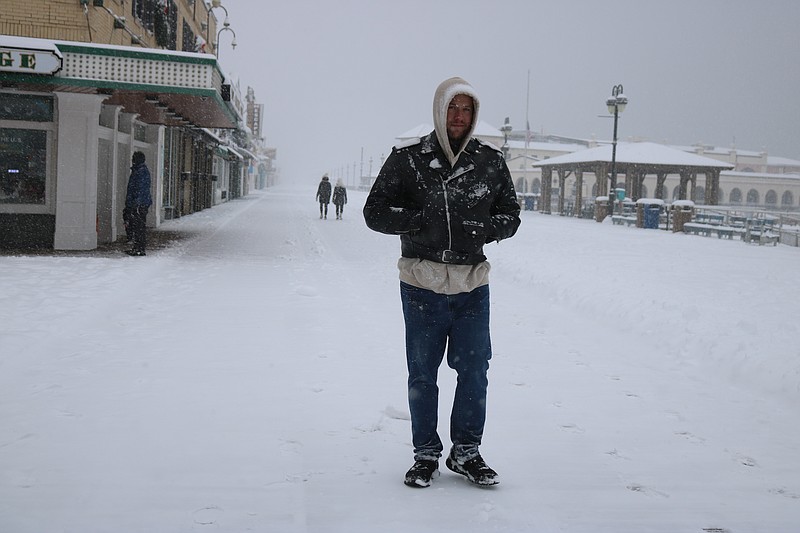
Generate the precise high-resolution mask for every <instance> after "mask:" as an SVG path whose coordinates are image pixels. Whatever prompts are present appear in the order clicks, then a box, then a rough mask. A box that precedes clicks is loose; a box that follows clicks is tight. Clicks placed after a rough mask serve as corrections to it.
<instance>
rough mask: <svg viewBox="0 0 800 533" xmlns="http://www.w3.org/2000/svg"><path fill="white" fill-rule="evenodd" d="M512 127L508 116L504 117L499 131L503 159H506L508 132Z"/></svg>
mask: <svg viewBox="0 0 800 533" xmlns="http://www.w3.org/2000/svg"><path fill="white" fill-rule="evenodd" d="M512 130H513V128H512V127H511V121H510V120H509V118H508V117H506V121H505V122H504V123H503V126H502V127H501V128H500V131H502V132H503V139H504V140H503V148H502V150H503V159H505V160H506V161H508V150H509V147H508V134H509V133H511V131H512Z"/></svg>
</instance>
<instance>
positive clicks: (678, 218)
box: [670, 200, 694, 233]
mask: <svg viewBox="0 0 800 533" xmlns="http://www.w3.org/2000/svg"><path fill="white" fill-rule="evenodd" d="M670 207H671V209H672V231H673V232H675V233H677V232H679V231H683V225H684V224H686V223H687V222H691V220H692V217H693V216H694V202H693V201H691V200H677V201H675V202H672V206H670Z"/></svg>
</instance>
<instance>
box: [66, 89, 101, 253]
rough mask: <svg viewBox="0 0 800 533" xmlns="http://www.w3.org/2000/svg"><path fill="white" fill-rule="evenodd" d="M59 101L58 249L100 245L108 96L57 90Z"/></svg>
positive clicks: (83, 248)
mask: <svg viewBox="0 0 800 533" xmlns="http://www.w3.org/2000/svg"><path fill="white" fill-rule="evenodd" d="M55 94H56V99H57V101H58V133H57V135H58V157H57V159H56V233H55V240H54V245H53V247H54V248H55V249H56V250H94V249H95V248H97V154H98V149H97V145H98V140H99V127H100V126H99V122H100V120H99V117H100V109H101V105H102V102H103V100H104V99H106V98H107V96H104V95H95V94H74V93H59V92H57V93H55Z"/></svg>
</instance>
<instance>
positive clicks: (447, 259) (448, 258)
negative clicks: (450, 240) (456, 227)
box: [442, 250, 458, 263]
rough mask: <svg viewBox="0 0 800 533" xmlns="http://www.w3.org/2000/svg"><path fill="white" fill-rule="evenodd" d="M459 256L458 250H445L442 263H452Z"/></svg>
mask: <svg viewBox="0 0 800 533" xmlns="http://www.w3.org/2000/svg"><path fill="white" fill-rule="evenodd" d="M457 257H458V252H454V251H453V250H444V251H443V252H442V263H452V262H453V261H454V260H455V259H456V258H457Z"/></svg>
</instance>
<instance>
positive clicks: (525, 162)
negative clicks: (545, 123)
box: [522, 69, 531, 192]
mask: <svg viewBox="0 0 800 533" xmlns="http://www.w3.org/2000/svg"><path fill="white" fill-rule="evenodd" d="M525 98H526V102H525V157H524V158H523V160H522V161H523V165H522V179H523V180H525V181H524V183H525V187H526V188H527V187H528V142H529V141H530V138H531V121H530V113H529V111H530V106H531V69H528V92H527V93H526V96H525ZM525 192H527V191H525Z"/></svg>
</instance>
